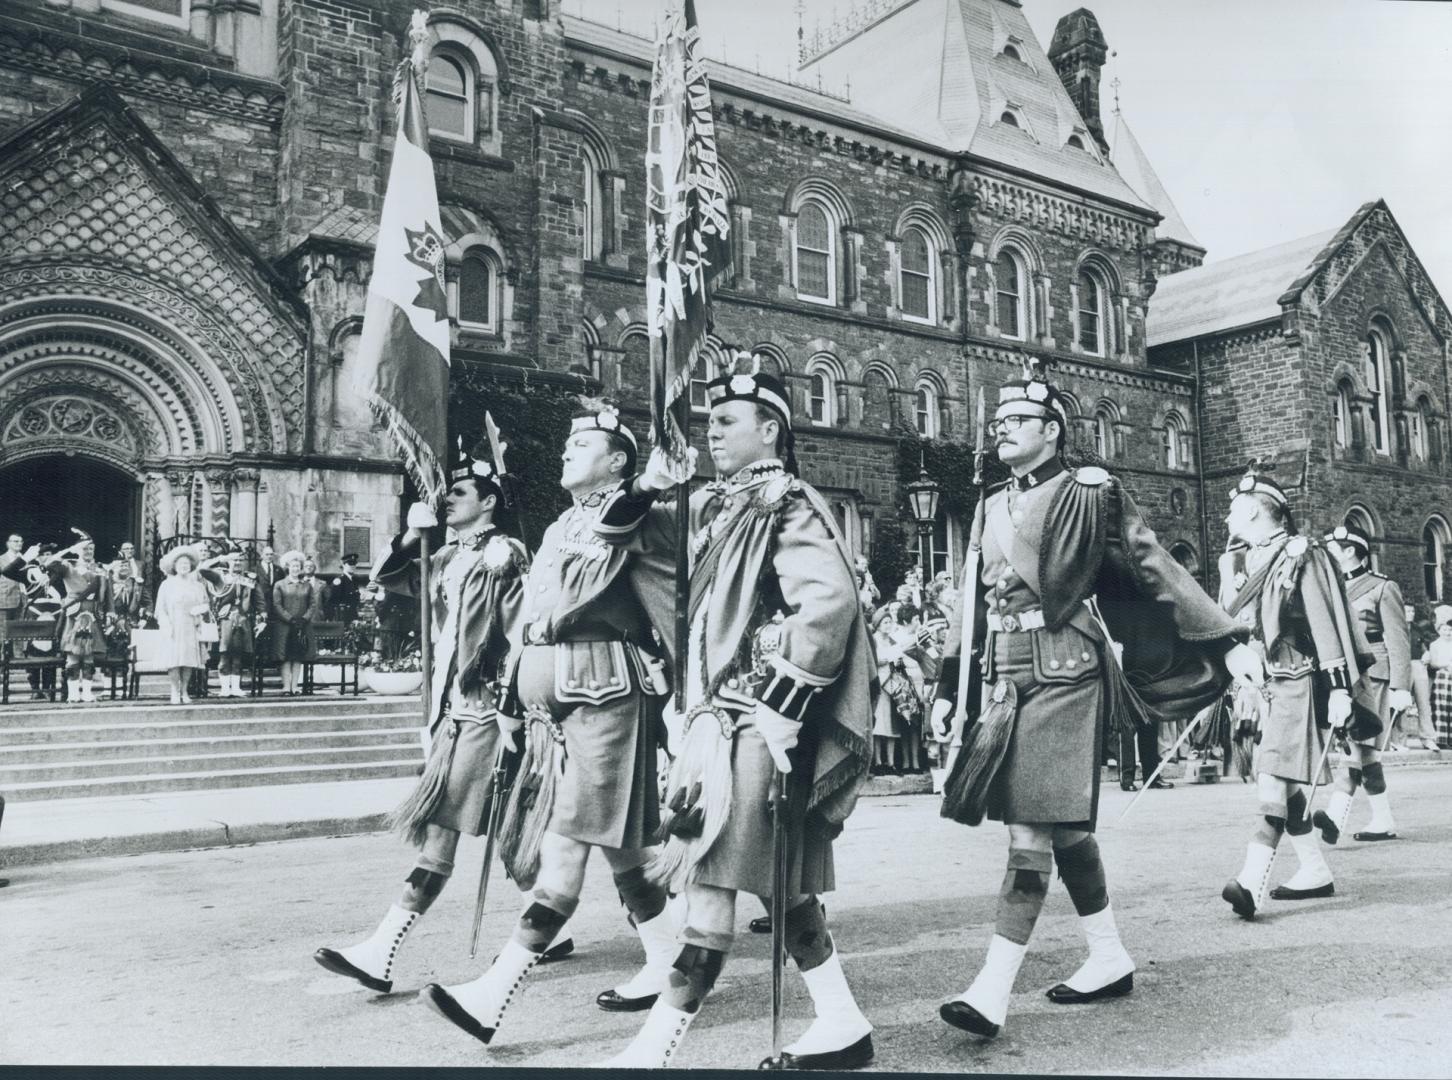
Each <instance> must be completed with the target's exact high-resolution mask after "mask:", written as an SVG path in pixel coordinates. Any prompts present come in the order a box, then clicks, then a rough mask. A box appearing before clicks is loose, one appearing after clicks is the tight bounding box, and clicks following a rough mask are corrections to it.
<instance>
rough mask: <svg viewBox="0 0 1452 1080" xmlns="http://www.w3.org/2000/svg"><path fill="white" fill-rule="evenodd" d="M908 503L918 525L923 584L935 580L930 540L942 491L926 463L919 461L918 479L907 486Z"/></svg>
mask: <svg viewBox="0 0 1452 1080" xmlns="http://www.w3.org/2000/svg"><path fill="white" fill-rule="evenodd" d="M907 491H908V502H909V504H911V506H912V508H913V518H914V519H916V521H917V523H918V553H919V554H920V556H921V557H922V563H923V584H924V585H927V583H928V582H930V581H932V580H933V547H932V543H931V542H930V540H929V537H931V536H932V532H933V525H934V524H935V523H936V522H937V520H938V496H939V495H940V494H941V493H942V489H941V488H940V487H938V485H937V484H936V483H934V482H933V480H932V478H931V477H930V476H928V470H927V467H926V463H925V462H923V460H922V459H921V457H920V458H919V460H918V478H917V479H916V480H914V481H913V482H912V483H911V484H909V485H908V486H907Z"/></svg>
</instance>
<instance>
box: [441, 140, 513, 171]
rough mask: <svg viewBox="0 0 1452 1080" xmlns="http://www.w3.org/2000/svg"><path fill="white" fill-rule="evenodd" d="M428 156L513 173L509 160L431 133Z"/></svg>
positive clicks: (474, 145) (469, 144)
mask: <svg viewBox="0 0 1452 1080" xmlns="http://www.w3.org/2000/svg"><path fill="white" fill-rule="evenodd" d="M429 154H430V156H431V157H435V158H448V159H449V160H450V161H457V162H460V163H461V164H466V165H482V166H483V167H484V168H486V169H498V170H499V171H500V172H513V171H514V162H513V161H511V160H510V159H509V158H503V157H498V156H497V155H495V154H491V153H490V152H489V151H487V150H483V149H481V148H480V147H479V146H478V144H476V143H471V142H462V141H459V140H455V139H453V138H451V137H450V136H448V135H436V134H434V133H433V132H430V133H429Z"/></svg>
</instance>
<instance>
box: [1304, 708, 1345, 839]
mask: <svg viewBox="0 0 1452 1080" xmlns="http://www.w3.org/2000/svg"><path fill="white" fill-rule="evenodd" d="M1346 719H1347V723H1350V722H1351V718H1350V717H1347V718H1346ZM1340 734H1341V729H1340V728H1332V729H1331V730H1330V731H1328V732H1327V733H1326V745H1325V746H1324V747H1322V749H1321V760H1320V761H1318V762H1316V771H1315V772H1313V773H1312V774H1311V790H1310V793H1309V794H1307V795H1306V820H1307V821H1310V820H1311V804H1312V803H1314V802H1315V801H1316V789H1317V788H1318V787H1320V786H1321V774H1322V773H1323V772H1325V771H1326V759H1327V758H1329V757H1330V756H1331V747H1332V746H1333V745H1335V743H1336V740H1337V738H1338V737H1339V736H1340Z"/></svg>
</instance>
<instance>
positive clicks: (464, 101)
mask: <svg viewBox="0 0 1452 1080" xmlns="http://www.w3.org/2000/svg"><path fill="white" fill-rule="evenodd" d="M473 81H474V80H473V72H472V71H471V70H470V69H469V65H468V64H467V63H466V62H465V61H464V60H463V59H462V58H461V57H459V56H457V55H455V54H454V52H453V50H451V49H435V50H434V53H433V56H432V57H430V59H429V70H428V77H427V79H426V80H425V83H424V101H425V108H426V109H427V111H428V121H429V134H430V135H442V136H443V137H444V138H446V139H459V140H462V141H464V142H473V141H474V95H473V93H472V90H473V87H472V85H471V84H472V83H473Z"/></svg>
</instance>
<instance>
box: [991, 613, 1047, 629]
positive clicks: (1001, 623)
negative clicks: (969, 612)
mask: <svg viewBox="0 0 1452 1080" xmlns="http://www.w3.org/2000/svg"><path fill="white" fill-rule="evenodd" d="M1043 628H1044V613H1043V611H1042V610H1040V609H1038V608H1034V609H1033V610H1032V611H1019V612H1015V613H1013V614H1011V615H1000V614H998V612H996V611H990V612H989V613H988V629H990V630H992V631H993V632H994V633H996V634H1018V633H1023V632H1024V631H1027V630H1042V629H1043Z"/></svg>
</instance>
